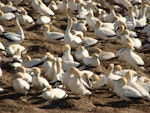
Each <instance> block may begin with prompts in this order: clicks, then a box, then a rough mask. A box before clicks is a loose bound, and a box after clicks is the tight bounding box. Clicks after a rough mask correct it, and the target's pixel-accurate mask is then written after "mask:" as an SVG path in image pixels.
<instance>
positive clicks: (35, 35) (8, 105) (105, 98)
mask: <svg viewBox="0 0 150 113" xmlns="http://www.w3.org/2000/svg"><path fill="white" fill-rule="evenodd" d="M20 6H23V7H24V8H25V9H26V10H27V11H28V13H29V15H31V16H32V17H34V19H35V20H36V19H37V17H38V14H36V13H35V12H34V11H33V9H32V8H31V7H30V6H29V5H28V3H26V2H24V3H22V4H20ZM69 14H70V15H71V16H73V15H75V14H76V13H70V11H69ZM0 24H1V25H2V26H3V27H4V29H5V32H16V31H17V29H16V27H15V25H14V21H13V20H12V21H7V22H0ZM51 26H52V31H60V32H63V33H64V32H65V29H66V18H65V16H64V15H62V14H59V13H56V18H55V19H52V25H51ZM22 28H23V29H24V33H25V36H26V38H25V40H24V42H23V43H22V45H23V46H25V47H27V48H32V51H29V52H28V53H27V54H29V55H31V57H32V58H41V57H42V56H43V55H44V53H45V52H47V51H49V52H51V53H52V54H54V55H55V56H61V55H62V48H63V45H64V43H63V42H62V43H56V44H54V43H48V42H46V41H45V39H44V37H43V31H42V30H41V29H40V26H37V25H26V26H22ZM140 30H141V29H136V31H137V32H138V37H139V38H140V39H141V40H142V42H143V44H145V43H146V38H147V37H146V36H145V35H142V34H140ZM85 36H91V37H93V38H96V37H95V35H94V34H93V31H89V30H88V32H86V33H85ZM0 41H1V42H4V41H5V40H4V39H0ZM119 42H120V41H119V39H117V41H109V42H105V43H103V42H102V43H101V45H95V46H94V47H91V48H95V47H99V48H101V49H102V50H104V51H111V52H116V51H117V50H118V49H120V48H121V44H120V43H119ZM91 48H88V50H91ZM136 53H138V54H139V55H140V56H141V57H142V58H143V60H144V62H145V68H146V71H144V72H140V74H142V75H143V76H149V74H150V54H149V53H150V52H149V51H148V52H142V51H141V49H139V50H137V51H136ZM0 55H1V57H2V62H1V68H2V71H3V76H2V77H1V78H0V87H2V88H4V89H6V90H5V91H4V92H0V112H1V113H6V112H7V113H16V112H17V113H59V112H64V113H77V112H78V113H83V112H99V113H148V112H149V111H150V102H149V101H146V100H143V99H136V100H133V101H130V102H126V101H124V100H122V99H120V98H118V97H117V96H116V95H115V94H113V93H111V92H109V90H108V88H107V86H104V87H102V88H101V89H100V90H96V91H92V92H93V95H92V96H91V97H88V96H83V97H82V98H75V97H68V98H66V99H62V100H55V101H52V100H50V101H45V100H43V99H41V98H40V97H38V96H39V95H40V94H41V93H40V92H38V93H37V92H35V91H30V92H29V93H28V95H27V101H23V98H24V96H23V95H18V94H16V93H15V92H14V90H13V88H12V81H10V79H11V78H12V77H13V75H14V73H15V72H14V70H13V69H12V68H11V67H10V66H9V63H8V62H9V59H10V57H9V56H4V55H3V54H2V53H0ZM110 63H114V64H121V65H122V66H123V68H130V67H129V66H128V65H126V63H125V62H122V61H119V60H118V59H113V60H109V61H101V66H99V67H97V68H89V70H92V71H93V72H95V73H97V74H100V73H102V74H105V73H106V69H107V66H108V64H110ZM40 68H42V66H40Z"/></svg>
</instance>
